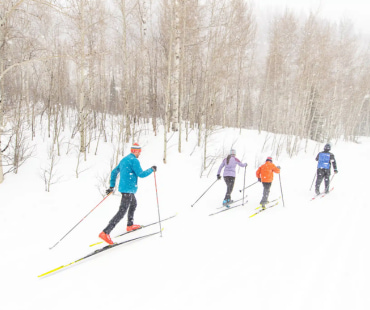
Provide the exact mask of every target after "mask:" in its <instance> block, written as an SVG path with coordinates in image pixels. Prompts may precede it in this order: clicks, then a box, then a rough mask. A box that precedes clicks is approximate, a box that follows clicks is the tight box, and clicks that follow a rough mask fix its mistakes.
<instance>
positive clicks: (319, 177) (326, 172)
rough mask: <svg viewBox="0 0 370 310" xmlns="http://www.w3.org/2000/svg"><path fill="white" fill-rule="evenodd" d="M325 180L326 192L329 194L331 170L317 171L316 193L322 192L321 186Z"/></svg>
mask: <svg viewBox="0 0 370 310" xmlns="http://www.w3.org/2000/svg"><path fill="white" fill-rule="evenodd" d="M323 179H324V180H325V191H326V192H327V191H328V190H329V186H330V169H322V168H319V169H317V179H316V188H315V189H316V191H320V185H321V182H322V180H323Z"/></svg>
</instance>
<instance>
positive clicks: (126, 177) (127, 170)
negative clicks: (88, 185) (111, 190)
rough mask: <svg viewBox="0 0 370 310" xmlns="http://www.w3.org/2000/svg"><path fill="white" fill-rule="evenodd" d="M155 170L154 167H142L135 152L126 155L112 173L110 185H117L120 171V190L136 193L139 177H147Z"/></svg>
mask: <svg viewBox="0 0 370 310" xmlns="http://www.w3.org/2000/svg"><path fill="white" fill-rule="evenodd" d="M152 172H153V169H152V168H149V169H147V170H145V171H143V169H141V166H140V162H139V160H138V159H137V158H136V156H135V155H134V154H132V153H131V154H129V155H127V156H126V157H124V158H123V159H122V160H121V161H120V163H119V164H118V166H117V167H116V168H114V169H113V171H112V173H111V175H110V187H115V186H116V179H117V175H118V173H120V181H119V185H118V191H119V192H121V193H131V194H135V193H136V191H137V178H138V177H140V178H145V177H147V176H148V175H150V174H151V173H152Z"/></svg>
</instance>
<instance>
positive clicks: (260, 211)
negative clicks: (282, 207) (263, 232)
mask: <svg viewBox="0 0 370 310" xmlns="http://www.w3.org/2000/svg"><path fill="white" fill-rule="evenodd" d="M277 204H279V201H278V202H276V203H274V204H273V205H271V206H268V207H266V208H265V209H261V210H259V211H257V212H256V213H254V214H252V215H251V216H250V217H253V216H255V215H257V214H258V213H261V212H263V211H266V210H267V209H270V208H272V207H275V206H276V205H277ZM257 209H258V208H257Z"/></svg>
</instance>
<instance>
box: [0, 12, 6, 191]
mask: <svg viewBox="0 0 370 310" xmlns="http://www.w3.org/2000/svg"><path fill="white" fill-rule="evenodd" d="M1 17H2V16H0V184H1V183H2V182H3V181H4V170H3V152H2V150H3V149H2V146H1V138H2V135H3V126H4V123H3V122H4V103H3V97H2V96H3V92H4V81H3V72H4V63H3V59H4V56H3V53H4V50H3V47H4V44H5V33H4V32H5V19H2V18H1Z"/></svg>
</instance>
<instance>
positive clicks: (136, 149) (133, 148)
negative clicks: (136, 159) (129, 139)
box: [131, 143, 141, 153]
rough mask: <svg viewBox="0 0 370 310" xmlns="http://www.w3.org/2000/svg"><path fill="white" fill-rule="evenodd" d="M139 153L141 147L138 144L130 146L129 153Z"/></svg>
mask: <svg viewBox="0 0 370 310" xmlns="http://www.w3.org/2000/svg"><path fill="white" fill-rule="evenodd" d="M140 152H141V146H140V145H139V144H138V143H134V144H133V145H132V146H131V153H140Z"/></svg>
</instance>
